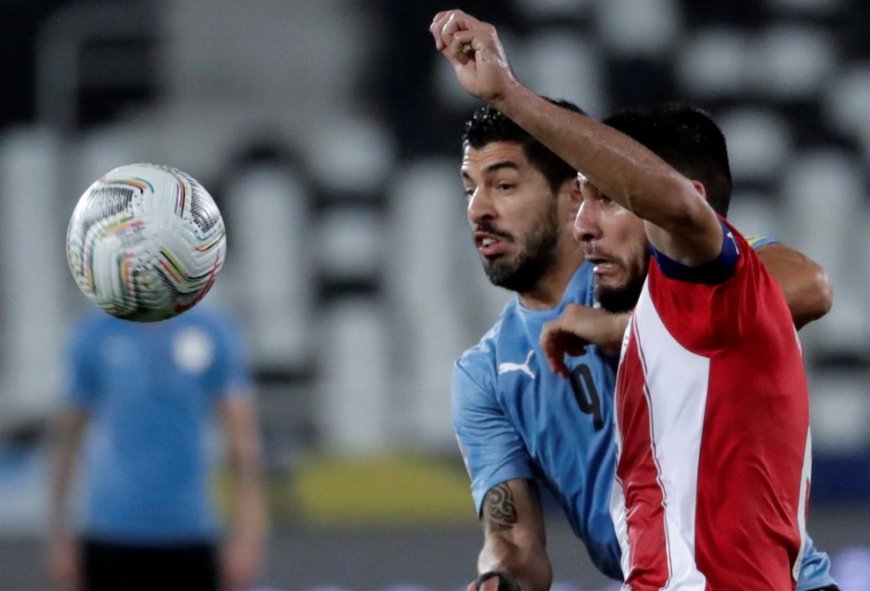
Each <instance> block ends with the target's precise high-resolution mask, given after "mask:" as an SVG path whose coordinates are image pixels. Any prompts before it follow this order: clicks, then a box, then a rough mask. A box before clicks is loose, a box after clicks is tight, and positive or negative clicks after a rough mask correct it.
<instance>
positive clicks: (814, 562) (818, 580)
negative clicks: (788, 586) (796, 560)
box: [797, 533, 837, 591]
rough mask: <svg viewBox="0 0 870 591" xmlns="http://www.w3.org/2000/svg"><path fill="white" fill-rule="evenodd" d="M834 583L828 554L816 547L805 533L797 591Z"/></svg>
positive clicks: (806, 590)
mask: <svg viewBox="0 0 870 591" xmlns="http://www.w3.org/2000/svg"><path fill="white" fill-rule="evenodd" d="M836 584H837V583H836V581H834V579H833V578H832V577H831V561H830V559H829V558H828V555H827V554H825V553H824V552H822V551H821V550H819V549H818V548H816V545H815V544H814V543H813V539H812V538H811V537H810V534H809V533H807V539H806V546H804V556H803V559H802V560H801V572H800V577H799V578H798V584H797V591H810V590H811V589H820V588H822V587H828V586H830V585H836Z"/></svg>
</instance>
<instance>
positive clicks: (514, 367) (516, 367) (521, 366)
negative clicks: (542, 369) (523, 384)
mask: <svg viewBox="0 0 870 591" xmlns="http://www.w3.org/2000/svg"><path fill="white" fill-rule="evenodd" d="M534 354H535V350H534V349H532V350H531V351H529V354H528V355H527V356H526V360H525V361H524V362H522V363H512V362H505V363H499V364H498V373H500V374H503V373H507V372H509V371H521V372H523V373H524V374H526V375H527V376H529V377H530V378H532V379H533V380H534V379H535V374H534V372H532V370H531V368H529V362H530V361H531V360H532V355H534Z"/></svg>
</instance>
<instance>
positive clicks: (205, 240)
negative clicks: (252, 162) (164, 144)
mask: <svg viewBox="0 0 870 591" xmlns="http://www.w3.org/2000/svg"><path fill="white" fill-rule="evenodd" d="M225 256H226V232H225V230H224V222H223V218H222V217H221V213H220V211H219V210H218V208H217V205H216V204H215V202H214V200H213V199H212V198H211V195H209V194H208V192H207V191H206V190H205V189H204V188H203V187H202V185H200V184H199V183H198V182H197V181H196V180H194V179H193V178H192V177H190V176H189V175H187V174H185V173H183V172H181V171H180V170H177V169H175V168H171V167H169V166H161V165H158V164H127V165H125V166H119V167H118V168H115V169H114V170H112V171H110V172H109V173H108V174H106V175H105V176H103V177H101V178H100V179H98V180H97V181H96V182H94V183H93V184H92V185H91V186H90V187H88V189H87V190H86V191H85V192H84V194H83V195H82V196H81V198H80V199H79V202H78V204H77V205H76V208H75V210H74V211H73V214H72V218H71V219H70V222H69V227H68V228H67V234H66V257H67V262H68V263H69V268H70V271H71V272H72V275H73V278H74V279H75V281H76V284H77V285H78V286H79V289H81V290H82V293H84V294H85V296H86V297H87V298H88V299H89V300H90V301H92V302H93V303H94V304H96V305H97V306H99V307H100V308H102V309H103V310H105V311H106V312H108V313H109V314H112V315H114V316H117V317H119V318H125V319H127V320H136V321H140V322H151V321H155V320H164V319H166V318H171V317H172V316H175V315H177V314H180V313H182V312H184V311H185V310H188V309H190V308H192V307H193V306H194V305H195V304H196V303H197V302H199V301H200V300H201V299H202V298H203V296H205V294H206V293H208V291H209V289H211V286H212V285H213V284H214V281H215V277H217V274H218V272H219V271H220V270H221V268H222V267H223V264H224V258H225Z"/></svg>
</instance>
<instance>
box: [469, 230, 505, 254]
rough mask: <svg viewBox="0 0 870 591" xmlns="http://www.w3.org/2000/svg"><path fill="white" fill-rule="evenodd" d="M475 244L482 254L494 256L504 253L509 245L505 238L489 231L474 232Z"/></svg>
mask: <svg viewBox="0 0 870 591" xmlns="http://www.w3.org/2000/svg"><path fill="white" fill-rule="evenodd" d="M474 245H475V246H476V247H477V251H478V252H479V253H480V255H481V256H484V257H493V256H498V255H501V254H504V251H505V248H506V247H507V245H506V242H505V240H504V239H503V238H501V237H499V236H496V235H494V234H489V233H487V232H475V233H474Z"/></svg>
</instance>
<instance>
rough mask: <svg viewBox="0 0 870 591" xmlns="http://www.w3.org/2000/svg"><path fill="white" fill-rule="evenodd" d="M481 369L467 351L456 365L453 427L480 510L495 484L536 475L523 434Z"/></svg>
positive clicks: (453, 393)
mask: <svg viewBox="0 0 870 591" xmlns="http://www.w3.org/2000/svg"><path fill="white" fill-rule="evenodd" d="M475 369H476V370H478V371H477V372H475ZM479 370H480V367H474V364H473V361H472V359H471V358H469V357H468V356H467V355H466V356H465V357H463V358H462V359H460V360H459V361H457V362H456V363H455V364H454V366H453V387H452V406H453V428H454V431H455V432H456V438H457V440H458V442H459V449H460V451H461V452H462V458H463V460H464V461H465V467H466V469H467V470H468V475H469V477H470V479H471V493H472V497H473V498H474V504H475V507H476V508H477V511H478V514H480V511H481V509H482V506H483V499H484V497H485V495H486V493H487V492H488V491H489V490H490V489H491V488H492V487H493V486H496V485H497V484H500V483H502V482H505V481H507V480H513V479H516V478H523V479H530V478H532V477H533V475H534V474H533V471H532V467H531V460H530V458H529V455H528V452H527V451H526V448H525V445H524V444H523V441H522V438H521V437H520V435H519V433H518V432H517V431H516V429H515V428H514V427H513V426H512V425H511V423H510V421H509V420H508V418H507V416H506V415H505V413H504V411H503V410H502V409H501V407H500V406H499V404H498V401H497V399H496V395H495V384H494V383H492V382H491V380H490V382H491V383H486V382H485V381H484V380H482V379H481V375H480V374H481V373H482V372H480V371H479ZM475 373H477V375H476V376H475V375H474V374H475Z"/></svg>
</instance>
